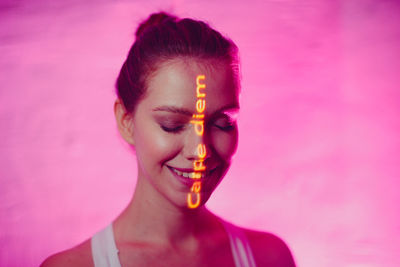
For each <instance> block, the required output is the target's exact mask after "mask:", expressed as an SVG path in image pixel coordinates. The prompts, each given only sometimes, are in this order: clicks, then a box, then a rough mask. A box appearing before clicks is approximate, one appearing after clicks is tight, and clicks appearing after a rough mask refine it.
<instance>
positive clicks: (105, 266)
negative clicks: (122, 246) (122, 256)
mask: <svg viewBox="0 0 400 267" xmlns="http://www.w3.org/2000/svg"><path fill="white" fill-rule="evenodd" d="M90 243H91V247H92V258H93V262H94V266H95V267H121V264H120V262H119V259H118V249H117V246H116V245H115V240H114V233H113V229H112V223H110V224H109V225H108V226H107V227H105V228H104V229H102V230H101V231H99V232H97V233H96V234H95V235H94V236H93V237H92V239H91V240H90Z"/></svg>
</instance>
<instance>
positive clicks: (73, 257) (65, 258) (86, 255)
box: [40, 239, 94, 267]
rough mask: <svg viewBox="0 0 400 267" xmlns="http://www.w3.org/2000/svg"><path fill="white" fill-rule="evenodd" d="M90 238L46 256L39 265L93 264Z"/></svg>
mask: <svg viewBox="0 0 400 267" xmlns="http://www.w3.org/2000/svg"><path fill="white" fill-rule="evenodd" d="M93 265H94V264H93V260H92V251H91V246H90V239H89V240H86V241H85V242H83V243H81V244H79V245H77V246H76V247H73V248H71V249H68V250H64V251H61V252H59V253H56V254H54V255H51V256H50V257H48V258H47V259H46V260H45V261H44V262H43V263H42V264H41V265H40V266H41V267H52V266H77V267H79V266H93Z"/></svg>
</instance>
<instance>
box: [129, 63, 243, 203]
mask: <svg viewBox="0 0 400 267" xmlns="http://www.w3.org/2000/svg"><path fill="white" fill-rule="evenodd" d="M198 75H205V79H204V80H201V83H202V84H205V85H206V87H205V89H201V92H203V93H205V97H204V98H203V99H204V100H205V109H204V111H203V113H204V115H205V116H204V132H203V134H202V135H199V133H198V132H197V133H196V129H195V125H194V123H191V122H190V121H191V120H192V119H193V118H192V115H193V114H196V113H198V112H197V110H196V101H197V100H198V99H199V98H198V95H197V92H196V88H197V86H196V77H197V76H198ZM238 109H239V102H238V92H237V90H236V89H235V82H234V80H233V76H232V73H231V69H230V67H229V66H228V65H227V64H222V63H220V64H215V62H210V61H203V62H202V63H199V62H198V61H195V60H194V59H186V60H183V59H175V60H170V61H168V62H167V64H163V65H162V66H161V67H159V68H158V70H157V71H156V72H155V73H153V75H151V77H150V78H149V80H148V90H147V92H146V95H145V96H144V98H143V99H142V100H141V101H140V102H139V104H138V105H137V107H136V109H135V113H134V115H133V118H132V140H133V145H134V147H135V150H136V155H137V160H138V169H139V177H138V179H145V181H146V182H148V183H149V185H150V186H149V187H148V188H149V189H148V191H152V192H146V194H147V195H149V196H151V194H155V195H153V197H160V196H161V197H162V198H164V199H165V200H167V201H170V202H171V203H173V204H174V205H175V206H178V207H181V208H183V207H187V194H188V193H189V192H190V190H191V188H192V185H193V183H194V182H195V179H193V178H188V177H185V176H189V177H190V176H191V175H193V172H194V161H195V160H198V159H199V151H198V145H199V144H204V146H205V148H206V156H205V158H204V165H205V167H206V170H205V172H204V173H203V176H204V177H202V178H201V179H200V180H198V181H201V189H200V196H201V198H200V199H201V202H200V203H201V204H200V205H202V204H204V203H205V202H206V201H207V200H208V198H209V197H210V195H211V193H212V192H213V191H214V189H215V188H216V186H217V185H218V184H219V182H220V181H221V180H222V178H223V176H224V175H225V173H226V171H227V170H228V168H229V166H230V163H231V158H232V156H233V154H234V153H235V151H236V148H237V142H238V129H237V124H236V121H235V118H236V117H235V115H236V114H237V112H238ZM147 195H146V196H147ZM193 201H195V200H193Z"/></svg>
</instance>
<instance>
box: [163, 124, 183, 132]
mask: <svg viewBox="0 0 400 267" xmlns="http://www.w3.org/2000/svg"><path fill="white" fill-rule="evenodd" d="M160 127H161V129H163V130H164V131H165V132H167V133H179V132H180V131H182V130H183V128H184V127H185V126H184V125H179V126H174V127H167V126H165V125H160Z"/></svg>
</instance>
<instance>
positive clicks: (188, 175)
mask: <svg viewBox="0 0 400 267" xmlns="http://www.w3.org/2000/svg"><path fill="white" fill-rule="evenodd" d="M171 169H172V170H173V171H174V172H175V173H176V174H178V175H179V176H182V177H185V178H200V177H199V174H200V173H199V172H181V171H178V170H176V169H174V168H171ZM205 176H206V175H205V173H204V172H202V173H201V178H204V177H205Z"/></svg>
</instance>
